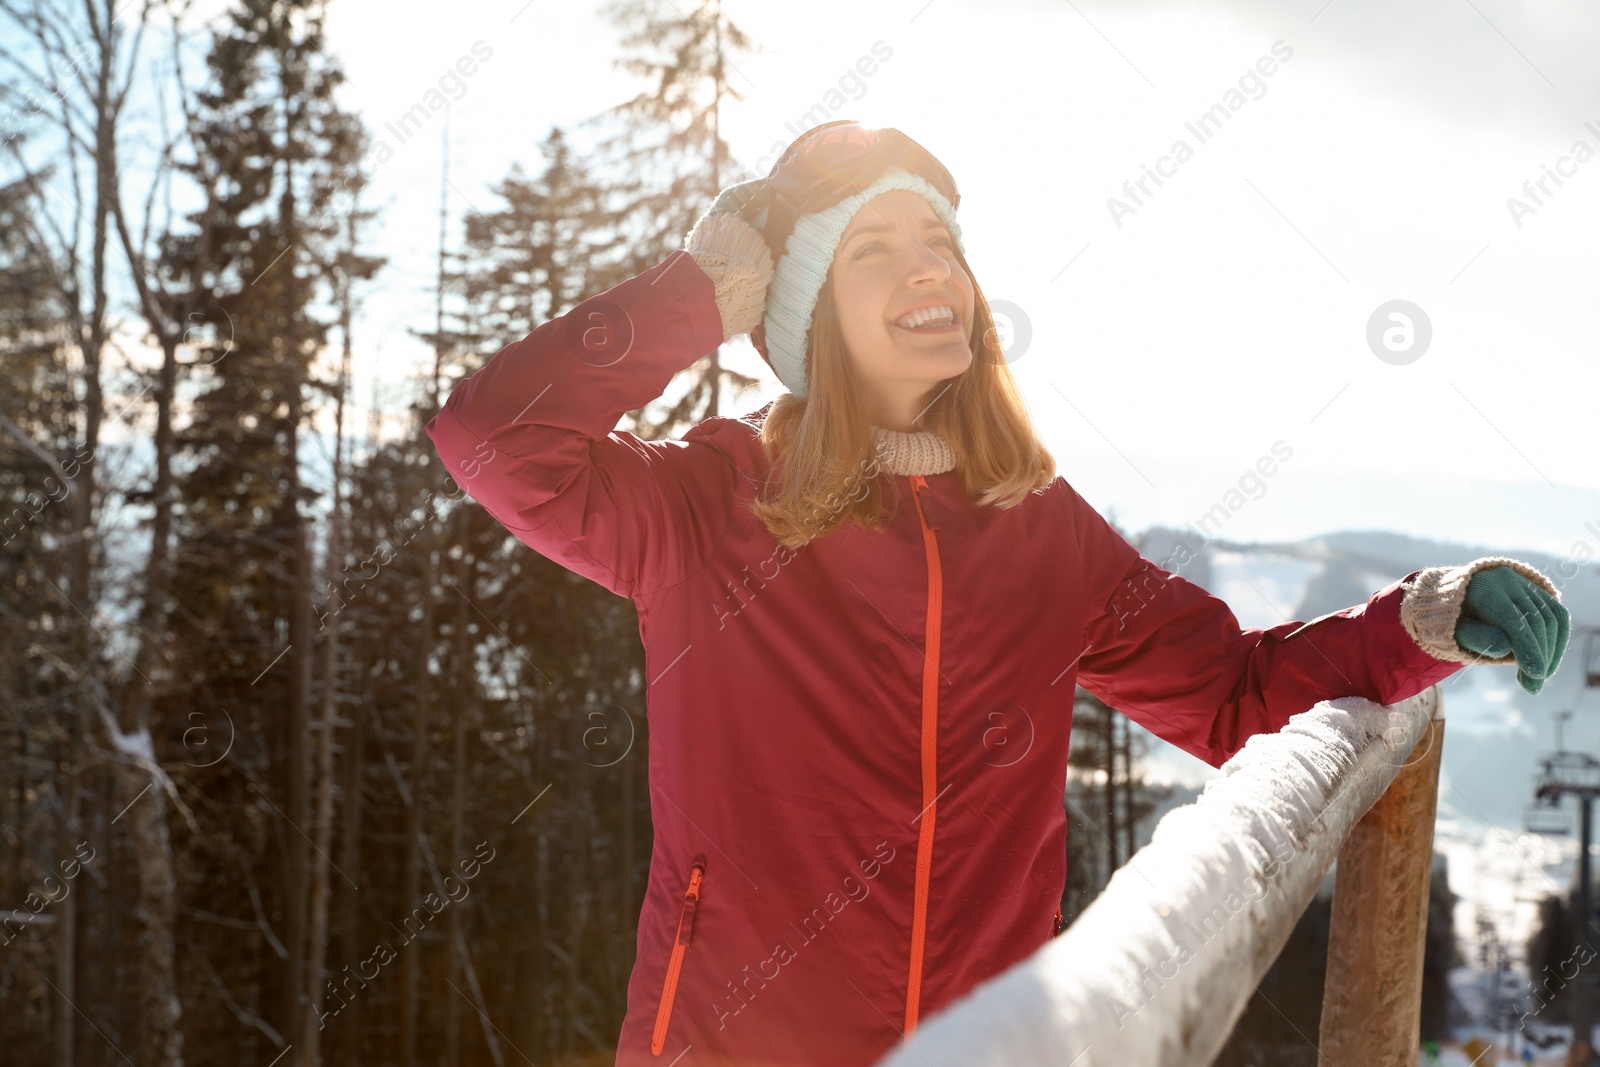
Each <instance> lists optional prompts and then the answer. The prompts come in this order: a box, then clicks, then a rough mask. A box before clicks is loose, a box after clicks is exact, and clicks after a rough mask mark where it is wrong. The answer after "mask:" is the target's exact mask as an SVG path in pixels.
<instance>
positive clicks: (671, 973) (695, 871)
mask: <svg viewBox="0 0 1600 1067" xmlns="http://www.w3.org/2000/svg"><path fill="white" fill-rule="evenodd" d="M705 873H706V854H705V853H704V852H700V853H696V854H695V857H694V864H693V866H691V867H690V868H689V888H688V889H686V890H685V891H684V894H683V910H682V911H680V912H679V913H678V931H677V933H675V934H674V935H673V937H672V958H671V959H669V960H667V977H666V980H665V981H664V982H662V984H661V1003H660V1005H659V1006H658V1007H657V1008H656V1028H655V1030H654V1031H652V1032H651V1034H650V1054H651V1055H652V1056H659V1055H661V1047H662V1045H664V1044H666V1041H667V1020H668V1019H670V1018H672V998H673V997H674V996H675V995H676V994H677V992H678V972H679V971H681V970H682V969H683V953H684V951H685V950H686V949H687V948H688V947H689V942H690V941H691V940H693V939H694V913H695V910H696V909H697V908H698V907H699V905H700V882H701V881H702V880H703V879H704V878H705Z"/></svg>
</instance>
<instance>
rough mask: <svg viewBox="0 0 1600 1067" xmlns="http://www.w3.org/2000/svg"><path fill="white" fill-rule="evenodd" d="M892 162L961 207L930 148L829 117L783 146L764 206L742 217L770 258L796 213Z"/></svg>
mask: <svg viewBox="0 0 1600 1067" xmlns="http://www.w3.org/2000/svg"><path fill="white" fill-rule="evenodd" d="M895 166H898V167H900V168H902V169H904V170H906V171H909V172H910V173H912V174H916V175H918V176H920V177H922V178H924V179H926V180H927V182H928V184H930V185H932V186H933V187H934V188H935V189H937V190H938V191H939V193H940V195H942V196H943V197H944V198H945V199H946V200H948V201H949V202H950V209H951V210H952V211H954V210H955V209H956V208H958V207H960V206H961V193H960V192H959V191H958V190H957V189H956V182H955V179H954V178H952V177H951V176H950V172H949V171H948V170H946V169H945V166H944V164H943V163H940V162H939V160H938V159H936V158H935V157H934V155H933V153H932V152H929V151H928V150H927V149H926V148H923V147H922V146H921V145H920V144H918V143H917V142H916V141H913V140H912V139H911V138H910V137H907V136H906V135H905V134H903V133H901V132H900V131H899V130H897V129H894V128H893V127H887V126H886V127H883V128H882V129H877V128H873V127H870V126H863V125H861V123H859V122H856V121H855V120H853V119H835V120H834V121H832V122H825V123H823V124H822V125H820V126H815V127H812V128H811V129H809V130H807V131H806V132H805V133H803V134H801V135H800V136H799V137H798V138H796V139H795V140H794V141H793V142H792V143H791V144H790V145H789V147H788V148H786V149H784V151H783V155H781V156H779V157H778V162H776V163H774V164H773V166H772V170H771V172H770V173H769V174H768V175H767V181H766V194H767V195H766V196H765V197H764V198H763V199H764V200H765V204H764V205H752V210H751V212H750V214H749V215H747V216H746V221H750V222H754V223H756V226H757V228H758V229H760V230H761V232H762V235H763V236H764V237H765V238H766V239H767V246H768V247H769V248H771V249H772V254H773V255H774V256H775V257H779V256H782V255H783V253H784V248H785V246H786V245H787V243H788V241H789V235H790V234H791V233H793V232H794V226H795V222H796V221H798V220H799V218H800V216H802V215H807V214H810V213H811V212H813V211H820V210H822V209H823V208H826V207H830V206H832V205H833V204H837V203H838V202H839V201H841V200H843V199H844V198H845V197H847V196H849V195H850V194H851V193H855V192H860V191H861V190H862V189H865V188H866V187H867V186H869V185H871V184H872V183H873V182H874V181H876V180H877V179H878V177H879V176H880V175H882V174H883V172H884V171H885V170H887V169H889V168H890V167H895ZM762 208H764V218H763V217H760V216H761V214H762V211H761V209H762Z"/></svg>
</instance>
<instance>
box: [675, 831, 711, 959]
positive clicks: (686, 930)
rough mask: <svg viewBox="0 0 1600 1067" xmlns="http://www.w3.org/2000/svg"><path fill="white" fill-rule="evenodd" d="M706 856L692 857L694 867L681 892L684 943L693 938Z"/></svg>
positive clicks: (702, 854)
mask: <svg viewBox="0 0 1600 1067" xmlns="http://www.w3.org/2000/svg"><path fill="white" fill-rule="evenodd" d="M705 872H706V856H705V853H703V852H702V853H699V854H698V855H696V856H695V858H694V869H693V870H692V871H690V873H689V888H688V889H686V890H684V894H683V926H682V930H681V932H682V935H683V936H682V941H681V943H682V944H684V945H687V944H689V942H691V941H693V940H694V916H695V912H696V911H698V910H699V907H700V879H701V878H703V877H705Z"/></svg>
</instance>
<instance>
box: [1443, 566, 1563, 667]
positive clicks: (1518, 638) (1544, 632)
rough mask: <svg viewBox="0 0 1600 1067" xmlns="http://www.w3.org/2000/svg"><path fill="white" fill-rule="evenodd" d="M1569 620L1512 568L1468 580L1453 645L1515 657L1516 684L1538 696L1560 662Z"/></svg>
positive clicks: (1488, 571) (1486, 571) (1546, 595)
mask: <svg viewBox="0 0 1600 1067" xmlns="http://www.w3.org/2000/svg"><path fill="white" fill-rule="evenodd" d="M1571 636H1572V616H1571V613H1570V612H1568V611H1567V609H1566V608H1565V607H1564V606H1563V605H1562V603H1561V601H1559V600H1557V599H1556V598H1555V597H1553V596H1551V595H1550V594H1549V593H1548V592H1546V591H1545V590H1544V589H1541V588H1540V587H1539V586H1538V585H1537V584H1536V583H1534V582H1533V581H1531V580H1530V579H1528V578H1527V577H1526V576H1524V575H1522V574H1519V573H1517V572H1516V571H1515V570H1513V569H1511V568H1510V567H1486V568H1484V569H1483V570H1480V571H1478V572H1477V573H1476V574H1474V575H1473V576H1472V578H1471V579H1470V581H1468V583H1467V591H1466V595H1465V597H1464V598H1463V599H1462V603H1461V617H1460V619H1459V620H1458V621H1457V623H1456V631H1455V637H1456V643H1457V644H1458V645H1460V646H1461V647H1462V648H1464V649H1466V650H1467V651H1469V652H1476V653H1477V654H1479V655H1482V656H1489V657H1492V658H1496V659H1498V658H1500V657H1503V656H1508V655H1515V656H1516V661H1517V682H1518V683H1519V684H1520V685H1521V686H1522V688H1524V689H1526V690H1527V691H1528V692H1530V693H1537V692H1538V691H1539V690H1540V689H1541V688H1542V687H1543V686H1544V683H1545V679H1547V678H1549V677H1550V676H1551V675H1552V674H1554V673H1555V672H1556V668H1557V667H1558V666H1560V664H1561V656H1562V654H1563V653H1564V652H1566V649H1567V640H1568V639H1569V638H1570V637H1571Z"/></svg>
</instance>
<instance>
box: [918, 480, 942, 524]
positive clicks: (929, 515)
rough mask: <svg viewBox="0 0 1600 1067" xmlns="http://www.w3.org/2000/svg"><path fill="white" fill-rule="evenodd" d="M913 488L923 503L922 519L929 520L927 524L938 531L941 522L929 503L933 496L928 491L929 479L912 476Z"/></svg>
mask: <svg viewBox="0 0 1600 1067" xmlns="http://www.w3.org/2000/svg"><path fill="white" fill-rule="evenodd" d="M911 488H912V490H913V491H914V492H916V494H917V497H918V499H919V500H921V502H922V517H923V518H924V519H925V520H927V523H928V525H929V526H930V527H932V528H933V529H935V530H937V529H938V528H939V520H938V518H937V517H936V516H935V515H934V512H933V508H932V507H931V506H929V503H928V500H929V498H930V497H931V496H932V495H933V494H931V493H929V492H928V491H927V489H928V479H927V477H926V476H924V475H921V474H913V475H911Z"/></svg>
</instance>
